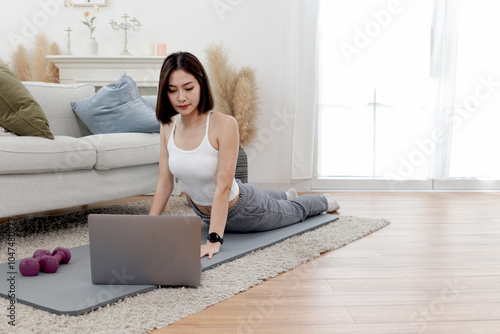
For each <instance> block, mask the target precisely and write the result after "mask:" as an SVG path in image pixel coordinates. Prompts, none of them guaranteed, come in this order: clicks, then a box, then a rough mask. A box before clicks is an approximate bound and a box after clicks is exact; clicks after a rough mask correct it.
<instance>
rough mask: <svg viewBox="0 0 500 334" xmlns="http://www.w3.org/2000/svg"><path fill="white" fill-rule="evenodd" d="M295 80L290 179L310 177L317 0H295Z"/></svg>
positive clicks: (313, 117)
mask: <svg viewBox="0 0 500 334" xmlns="http://www.w3.org/2000/svg"><path fill="white" fill-rule="evenodd" d="M296 10H297V11H296V15H297V25H296V36H297V39H296V41H297V44H296V52H295V59H296V67H295V68H296V75H295V78H296V84H295V116H294V127H293V144H292V179H310V178H312V175H313V166H314V142H315V137H316V131H315V126H316V117H317V112H318V108H317V107H318V98H317V95H318V92H317V83H318V74H317V71H318V70H317V59H318V57H317V17H318V0H307V1H306V0H299V1H297V2H296Z"/></svg>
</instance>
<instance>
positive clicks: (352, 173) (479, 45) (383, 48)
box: [313, 0, 500, 188]
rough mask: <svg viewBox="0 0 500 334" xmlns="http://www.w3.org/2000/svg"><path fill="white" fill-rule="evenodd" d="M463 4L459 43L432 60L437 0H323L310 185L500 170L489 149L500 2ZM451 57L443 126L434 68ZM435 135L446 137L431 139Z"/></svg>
mask: <svg viewBox="0 0 500 334" xmlns="http://www.w3.org/2000/svg"><path fill="white" fill-rule="evenodd" d="M442 4H443V3H440V5H442ZM455 5H456V4H455ZM460 5H461V7H460V12H459V13H460V15H459V20H458V36H459V37H458V48H457V51H455V50H454V49H453V48H450V49H449V50H445V51H442V50H441V51H439V52H440V54H439V55H438V56H439V57H438V58H432V60H431V54H432V52H431V51H432V50H431V47H432V42H433V40H432V39H433V38H436V36H435V34H436V29H435V28H436V27H434V29H432V26H433V22H434V25H436V22H437V24H443V25H445V24H449V21H447V22H445V18H446V19H449V17H448V15H441V12H439V13H438V15H437V16H436V18H435V19H434V21H433V15H434V11H435V10H436V8H434V6H435V4H434V1H432V0H421V1H414V2H399V1H392V0H385V1H379V0H377V1H374V0H355V1H350V2H346V1H343V2H338V1H328V0H323V1H320V11H319V29H318V31H319V36H318V38H319V45H320V48H319V76H320V79H319V80H320V84H319V86H320V100H319V117H318V119H319V123H318V143H317V144H318V149H317V152H318V154H317V156H318V160H317V178H316V180H315V182H313V187H315V185H321V182H322V180H326V181H328V180H331V179H332V178H333V179H335V180H337V181H338V180H342V179H343V180H354V179H358V180H359V179H362V180H417V181H418V180H420V181H423V183H422V184H423V187H424V188H427V187H431V188H432V187H433V182H432V181H433V180H434V179H436V178H439V179H446V180H450V179H453V178H457V177H459V178H464V177H465V178H471V177H473V178H489V179H499V178H500V156H498V155H496V154H494V153H493V151H492V148H491V146H492V145H491V144H492V143H500V134H497V133H500V132H498V131H495V128H496V127H497V126H498V125H500V111H499V110H500V96H499V94H498V92H499V91H500V69H499V70H498V71H496V70H495V69H497V68H499V65H497V63H499V61H498V59H500V43H492V41H495V35H494V34H495V32H497V31H499V30H500V22H499V21H498V20H496V18H495V13H498V10H499V9H500V4H498V5H497V4H492V2H491V1H488V0H480V1H472V0H463V1H461V3H460ZM441 9H442V8H441ZM445 9H446V8H445ZM451 31H452V30H451ZM447 34H452V33H450V32H447ZM451 38H453V36H451ZM455 52H456V54H455ZM455 56H456V58H457V66H456V73H448V74H446V75H447V79H449V80H453V81H452V83H455V86H456V90H455V93H454V96H452V97H451V100H450V103H451V104H453V101H455V107H454V108H451V109H453V110H452V112H453V114H452V117H450V120H449V121H450V122H452V123H453V127H452V129H451V130H447V129H445V128H444V127H446V126H444V127H443V122H441V123H438V122H436V118H437V117H442V115H438V114H439V113H440V111H437V110H436V108H435V105H436V104H435V103H436V101H437V99H439V98H441V97H440V95H439V93H440V89H441V88H440V87H439V85H438V84H436V80H435V78H431V73H432V67H433V66H434V67H435V66H441V65H442V64H443V63H445V62H447V61H448V58H449V59H454V57H455ZM455 78H456V79H455ZM476 94H479V95H480V96H476ZM442 135H443V136H445V137H446V139H447V141H448V140H449V142H450V144H449V145H442V147H438V146H440V145H441V142H442V140H441V138H437V137H439V136H442ZM495 146H496V145H495ZM438 148H439V149H438ZM436 164H444V165H445V166H446V168H444V172H436ZM424 181H426V182H424ZM427 181H431V182H430V183H429V182H427ZM344 184H345V183H344ZM320 187H321V186H320ZM323 187H324V186H323ZM315 188H317V187H315ZM328 188H331V187H328Z"/></svg>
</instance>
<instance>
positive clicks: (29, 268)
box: [19, 249, 52, 276]
mask: <svg viewBox="0 0 500 334" xmlns="http://www.w3.org/2000/svg"><path fill="white" fill-rule="evenodd" d="M47 256H52V254H51V253H50V251H49V250H46V249H39V250H37V251H36V252H35V253H34V254H33V258H26V259H22V260H21V263H19V271H20V272H21V274H22V275H23V276H36V275H38V273H39V272H40V260H41V259H42V257H47Z"/></svg>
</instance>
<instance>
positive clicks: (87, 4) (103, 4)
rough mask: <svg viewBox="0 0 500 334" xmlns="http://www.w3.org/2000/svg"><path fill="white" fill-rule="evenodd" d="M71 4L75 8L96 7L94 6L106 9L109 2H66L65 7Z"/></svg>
mask: <svg viewBox="0 0 500 334" xmlns="http://www.w3.org/2000/svg"><path fill="white" fill-rule="evenodd" d="M71 2H72V3H73V4H74V6H75V7H94V5H97V6H99V7H106V2H107V0H90V1H88V0H64V5H65V6H66V7H68V6H69V4H70V3H71Z"/></svg>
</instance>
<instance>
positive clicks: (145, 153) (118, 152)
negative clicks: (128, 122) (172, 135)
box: [81, 133, 160, 170]
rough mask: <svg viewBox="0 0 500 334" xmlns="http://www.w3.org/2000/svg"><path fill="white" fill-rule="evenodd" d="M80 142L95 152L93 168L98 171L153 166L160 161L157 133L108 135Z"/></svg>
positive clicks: (100, 135)
mask: <svg viewBox="0 0 500 334" xmlns="http://www.w3.org/2000/svg"><path fill="white" fill-rule="evenodd" d="M81 140H82V141H84V142H86V143H88V144H89V145H92V146H93V147H94V148H95V149H96V150H97V161H96V164H95V167H94V168H95V169H99V170H108V169H113V168H121V167H131V166H139V165H147V164H153V163H157V162H158V161H159V159H160V134H158V133H108V134H99V135H92V136H87V137H84V138H81Z"/></svg>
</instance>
